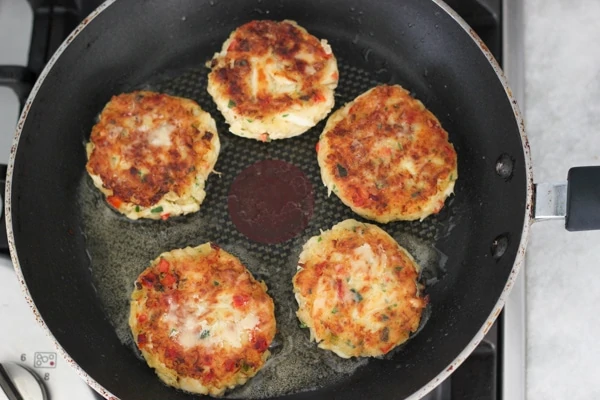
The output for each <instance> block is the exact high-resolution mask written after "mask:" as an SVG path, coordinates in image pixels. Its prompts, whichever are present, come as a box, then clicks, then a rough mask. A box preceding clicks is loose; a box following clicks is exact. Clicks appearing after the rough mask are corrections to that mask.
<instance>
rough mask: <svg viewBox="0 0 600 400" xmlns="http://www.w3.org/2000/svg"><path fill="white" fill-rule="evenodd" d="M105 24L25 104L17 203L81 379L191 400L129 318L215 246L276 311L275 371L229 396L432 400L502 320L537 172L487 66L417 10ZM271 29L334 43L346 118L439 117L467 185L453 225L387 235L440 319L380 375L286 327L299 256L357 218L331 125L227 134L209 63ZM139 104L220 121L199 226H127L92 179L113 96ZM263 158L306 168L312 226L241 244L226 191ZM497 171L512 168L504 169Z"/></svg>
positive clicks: (178, 17)
mask: <svg viewBox="0 0 600 400" xmlns="http://www.w3.org/2000/svg"><path fill="white" fill-rule="evenodd" d="M101 9H103V11H102V12H101V13H99V14H97V15H96V16H95V18H93V19H91V18H90V19H89V20H87V21H85V22H84V24H87V26H86V27H85V29H83V30H82V31H81V32H80V33H79V34H78V35H74V36H72V37H71V38H69V39H68V40H67V42H70V44H69V45H68V46H64V47H63V48H62V49H61V50H59V53H58V55H57V56H58V59H56V60H53V61H52V62H51V63H50V65H49V67H48V68H47V69H46V71H45V72H44V74H43V75H44V79H42V80H40V82H38V84H37V86H36V88H35V89H34V92H33V94H32V97H31V99H30V101H29V102H28V104H27V105H26V108H25V111H24V114H23V120H22V121H21V124H22V130H21V132H20V139H19V140H18V147H17V149H16V153H15V154H14V157H13V159H12V169H11V170H10V171H9V174H11V175H12V182H10V184H9V187H8V191H9V193H10V197H9V198H8V200H7V206H8V207H9V211H8V214H9V215H8V220H9V236H10V235H12V237H11V242H12V243H11V245H12V246H13V249H12V250H13V261H14V262H15V265H16V266H17V269H18V271H19V273H20V274H21V275H22V277H23V279H24V283H25V284H26V287H27V289H28V291H29V295H30V296H31V299H32V301H33V302H34V304H35V307H37V310H38V311H39V314H40V316H41V317H42V318H43V320H44V322H45V323H46V325H47V326H48V328H49V330H50V331H51V333H52V334H53V335H54V337H55V338H56V340H57V342H58V344H59V345H60V346H62V348H63V349H64V350H65V352H66V353H67V354H68V356H69V357H70V358H72V359H73V361H74V362H75V363H76V364H77V365H78V366H79V367H80V368H81V370H82V374H84V376H85V377H86V379H88V380H89V381H90V382H91V383H92V384H93V385H94V386H95V387H96V388H97V389H99V390H101V391H102V392H104V393H105V394H106V395H108V394H113V395H114V396H117V397H119V398H122V399H144V400H146V399H154V398H156V399H165V398H169V399H179V398H182V399H183V398H188V397H189V395H187V394H184V393H182V392H178V391H175V390H173V389H170V388H167V387H166V386H164V385H162V384H161V383H160V381H159V380H158V378H157V377H156V376H155V375H154V373H153V372H152V371H151V370H150V369H149V368H148V367H146V365H145V363H144V362H143V360H141V359H140V358H139V356H138V354H137V352H136V351H135V348H134V346H132V344H131V338H130V337H129V333H128V330H127V325H126V318H127V307H128V304H127V302H128V298H129V295H130V293H131V290H132V288H133V286H132V283H133V280H134V278H135V277H136V276H137V275H138V274H139V272H141V271H142V270H143V269H144V268H145V267H146V266H147V265H148V263H149V261H150V260H151V259H153V258H154V257H156V256H157V255H158V254H160V253H161V252H163V251H167V250H170V249H172V248H175V247H182V246H187V245H198V244H201V243H204V242H206V241H212V242H215V243H217V244H218V245H220V246H221V247H223V248H224V249H226V250H228V251H230V252H232V253H233V254H236V255H238V256H239V257H240V258H241V259H242V260H243V261H244V263H245V264H246V265H247V266H248V268H249V269H250V270H251V271H252V272H253V273H254V274H255V275H256V276H257V277H259V278H261V279H264V280H265V281H266V283H267V285H268V286H269V288H270V293H271V295H272V296H273V297H274V300H275V305H276V317H277V322H278V328H279V332H278V335H277V337H276V341H275V344H274V346H273V350H272V351H273V354H274V355H273V357H272V359H271V361H270V362H269V363H268V364H267V366H266V367H265V369H264V370H263V371H262V372H260V373H259V375H258V376H257V377H255V378H254V379H253V380H252V381H251V382H249V383H248V384H247V385H246V387H244V388H242V389H238V390H236V391H233V392H231V393H230V394H229V395H231V396H236V397H248V396H250V397H255V396H271V397H274V396H283V395H286V394H289V393H294V392H302V393H300V394H296V395H292V396H290V397H289V398H304V397H310V398H313V396H314V395H315V394H319V395H320V396H321V397H322V398H334V397H339V398H344V399H352V398H357V399H358V398H365V397H369V398H381V399H383V398H390V399H392V398H393V399H397V398H403V397H408V396H410V395H411V394H415V393H416V394H424V392H425V391H426V390H429V389H431V387H433V386H432V385H434V384H435V383H437V382H436V379H438V380H439V379H441V377H443V376H445V374H446V372H445V371H446V370H451V369H452V368H454V367H455V366H456V365H458V364H459V363H460V362H461V361H462V358H463V357H464V356H466V354H465V353H464V352H463V350H465V348H467V351H468V350H469V349H472V348H473V346H474V345H475V342H473V339H474V338H475V341H477V338H479V339H480V338H481V335H482V332H481V330H482V328H485V326H484V325H486V324H490V325H491V321H492V319H493V317H495V315H494V314H496V312H499V307H500V306H501V304H499V303H498V300H499V298H501V296H502V295H503V292H504V291H505V288H506V287H507V282H509V281H510V279H512V274H514V272H515V270H514V269H513V264H514V262H515V259H516V258H519V257H520V255H518V254H517V253H518V250H519V248H520V243H521V236H522V232H523V228H524V221H527V218H528V216H527V215H526V203H527V202H528V190H527V187H528V186H527V183H528V182H527V176H528V171H527V170H526V166H527V165H526V161H527V160H526V158H525V155H524V148H523V143H522V140H521V135H520V130H519V127H518V125H517V124H518V122H517V118H516V117H515V112H514V110H513V105H512V104H511V100H510V99H509V98H508V96H507V94H506V91H505V88H504V86H503V84H502V81H501V80H500V79H499V78H498V76H497V73H496V71H495V69H494V68H493V66H492V65H491V64H490V62H489V60H488V57H490V56H489V55H488V54H486V53H484V52H482V50H481V48H480V45H479V44H478V43H477V42H476V41H474V40H473V39H472V38H471V36H470V34H469V32H468V31H466V30H465V29H464V28H463V27H462V26H461V25H460V24H459V23H457V22H456V21H455V19H454V17H453V16H451V15H449V14H448V13H447V12H446V11H445V10H444V8H443V7H442V6H441V5H438V4H436V3H435V2H429V1H423V0H413V1H408V0H406V1H402V2H392V1H383V2H377V3H374V2H368V1H351V2H350V1H331V2H322V1H301V2H294V1H279V2H277V1H246V0H244V1H236V2H227V1H222V2H219V1H206V2H200V1H192V0H189V1H183V0H182V1H178V2H159V1H147V2H126V1H116V2H114V3H111V2H109V3H107V4H105V5H104V6H103V7H102V8H101ZM94 15H95V14H94ZM261 18H269V19H275V20H280V19H284V18H288V19H294V20H296V21H298V22H299V23H300V25H302V26H304V27H306V28H307V29H308V30H309V32H311V33H313V34H314V35H316V36H317V37H320V38H326V39H327V40H328V41H329V42H330V44H331V45H332V48H333V51H334V53H335V55H336V56H337V58H338V63H339V67H340V83H339V87H338V90H337V92H336V108H338V107H339V106H341V105H343V104H344V103H345V102H347V101H350V100H352V99H353V98H354V97H355V96H357V95H358V94H360V93H362V92H363V91H365V90H367V89H368V88H370V87H372V86H374V85H376V84H378V83H399V84H401V85H403V86H404V87H406V88H407V89H408V90H410V91H411V92H412V93H413V94H414V96H415V97H416V98H418V99H420V100H421V101H423V102H424V104H425V105H426V106H427V107H428V108H429V109H430V110H431V111H432V112H433V113H434V114H435V115H436V116H437V117H438V118H439V119H440V121H441V123H442V125H443V126H444V128H445V129H446V130H447V131H448V132H449V135H450V141H451V142H452V143H453V144H454V146H455V148H456V150H457V153H458V168H459V178H458V181H457V186H456V190H455V195H454V196H453V197H451V198H450V199H449V200H448V201H447V202H446V206H445V208H444V209H443V211H442V212H441V213H440V214H438V215H436V216H433V217H429V218H427V219H425V220H424V221H421V222H418V221H416V222H397V223H390V224H387V225H382V227H383V228H384V229H385V230H386V231H388V232H389V233H390V234H391V235H392V236H394V237H395V238H396V239H397V240H398V241H399V243H400V244H402V245H404V246H405V247H407V248H408V249H409V250H410V251H411V252H413V254H414V255H415V257H416V258H417V260H418V261H419V262H420V263H421V264H422V265H423V267H424V272H423V275H422V277H421V279H422V281H423V283H424V284H426V286H427V288H426V293H427V294H429V296H430V304H431V306H430V308H429V309H428V312H427V313H426V318H424V324H423V326H422V329H421V331H420V332H419V333H418V334H417V335H415V336H414V338H412V339H411V340H410V341H409V342H408V343H407V344H406V345H404V346H402V347H401V348H400V349H398V350H396V351H394V352H393V353H392V354H391V355H388V356H386V357H384V358H383V359H372V360H368V361H366V360H356V359H355V360H341V359H338V358H337V357H336V356H333V355H331V354H329V353H328V352H326V351H323V350H317V349H316V346H314V344H311V343H309V342H308V333H307V332H306V330H301V329H300V328H299V327H298V323H297V320H296V318H295V316H294V312H295V310H296V308H297V305H296V303H295V301H294V299H293V294H292V286H291V278H292V276H293V274H294V272H295V268H296V261H297V257H298V254H299V252H300V249H301V246H302V244H303V243H304V242H305V241H306V240H307V238H309V237H310V236H312V235H315V234H317V233H318V232H319V229H328V228H330V227H331V226H332V225H333V224H335V223H337V222H340V221H341V220H343V219H345V218H350V217H353V218H357V219H360V218H358V217H357V216H356V215H354V214H353V213H352V212H351V211H350V210H349V209H348V208H347V207H345V206H344V205H342V204H341V202H340V201H339V200H338V199H337V197H335V196H331V197H327V194H326V189H325V188H324V187H323V186H322V183H321V181H320V177H319V170H318V165H317V162H316V154H315V150H314V145H315V143H316V142H317V140H318V136H319V134H320V131H321V130H322V128H323V125H324V123H323V122H322V123H321V124H319V125H318V126H317V127H315V128H314V129H312V130H310V131H309V132H307V133H306V134H304V135H302V136H300V137H297V138H293V139H287V140H281V141H274V142H271V143H259V142H256V141H251V140H248V139H242V138H239V137H236V136H233V135H232V134H230V133H228V131H227V126H226V125H225V124H224V122H223V119H222V117H221V115H220V114H219V113H218V111H217V110H216V108H215V106H214V105H213V103H212V100H211V99H210V97H209V96H208V95H207V93H206V75H207V73H208V70H207V69H206V68H205V67H204V63H205V61H207V60H208V59H210V57H211V56H212V54H213V53H214V52H215V51H218V49H219V48H220V45H221V44H222V42H223V41H224V40H225V39H226V38H227V36H228V35H229V33H230V32H231V31H232V30H233V29H235V28H236V27H237V26H239V25H241V24H242V23H244V22H246V21H249V20H251V19H261ZM46 75H47V76H46ZM138 88H144V89H151V90H157V91H163V92H166V93H169V94H174V95H179V96H184V97H188V98H191V99H194V100H196V101H198V102H199V103H200V105H201V106H202V107H203V108H204V109H205V110H207V111H209V112H210V113H211V114H212V115H213V117H215V119H216V120H217V124H218V129H219V134H220V137H221V141H222V144H223V146H222V151H221V154H220V156H219V161H218V163H217V165H216V170H217V171H219V172H221V173H222V175H220V176H217V175H213V176H211V178H210V179H209V181H208V184H207V193H208V195H207V198H206V200H205V202H204V203H203V205H202V208H201V210H200V212H198V213H196V214H194V215H191V216H186V217H178V218H173V219H171V220H168V221H137V222H132V221H129V220H126V219H125V218H123V217H121V216H119V215H117V214H116V213H114V212H113V211H111V210H110V209H109V208H108V207H107V206H106V204H105V203H104V201H103V200H102V198H101V196H99V194H98V193H97V191H96V190H95V189H94V188H93V187H92V185H91V182H90V180H89V178H88V177H87V176H86V174H85V170H84V165H85V151H84V143H85V142H86V141H87V140H88V138H89V132H90V129H91V126H92V125H93V123H94V119H95V117H96V115H97V114H98V112H99V111H100V110H101V109H102V107H103V105H104V104H105V103H106V102H107V101H108V100H109V99H110V97H111V96H112V95H114V94H117V93H121V92H124V91H129V90H133V89H138ZM261 160H282V161H285V162H286V163H289V164H291V165H293V166H296V167H298V168H300V169H301V170H302V171H303V173H304V174H305V175H306V177H307V180H308V181H309V182H310V186H312V193H313V195H314V212H313V214H312V216H311V217H310V220H309V223H308V226H307V228H306V229H304V230H303V231H302V232H301V233H300V234H298V235H296V236H295V237H294V238H292V239H290V240H287V241H285V242H283V243H280V244H261V243H256V242H253V241H251V240H249V239H248V238H247V237H245V236H244V235H243V234H241V233H239V232H238V231H237V229H236V228H235V225H234V224H233V223H232V221H231V217H230V215H229V213H228V206H227V203H228V194H229V190H230V187H231V185H232V182H233V181H234V179H235V178H236V176H237V175H238V174H239V173H240V172H241V171H243V170H244V169H245V168H246V167H248V166H250V165H252V164H253V163H255V162H258V161H261ZM498 160H501V161H502V162H503V163H504V164H510V165H512V168H509V171H508V172H507V170H506V169H502V168H501V169H497V162H498ZM525 226H527V223H525ZM490 316H491V317H492V319H490ZM94 381H95V382H94ZM96 382H97V384H96ZM307 391H308V392H307Z"/></svg>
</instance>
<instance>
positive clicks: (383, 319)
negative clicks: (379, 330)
mask: <svg viewBox="0 0 600 400" xmlns="http://www.w3.org/2000/svg"><path fill="white" fill-rule="evenodd" d="M388 319H390V317H388V316H387V314H381V320H382V321H387V320H388Z"/></svg>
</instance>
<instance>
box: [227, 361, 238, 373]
mask: <svg viewBox="0 0 600 400" xmlns="http://www.w3.org/2000/svg"><path fill="white" fill-rule="evenodd" d="M235 364H236V361H235V360H231V359H229V360H225V363H224V366H225V371H227V372H231V371H233V370H234V369H235Z"/></svg>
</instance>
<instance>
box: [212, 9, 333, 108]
mask: <svg viewBox="0 0 600 400" xmlns="http://www.w3.org/2000/svg"><path fill="white" fill-rule="evenodd" d="M230 40H231V43H230V45H229V47H228V49H227V54H226V56H225V57H219V58H215V59H213V61H212V63H211V67H212V72H211V73H210V74H209V79H210V80H211V81H213V82H214V83H216V84H217V85H219V86H221V87H222V89H221V91H222V95H224V96H228V97H229V99H230V108H234V109H235V111H236V112H237V113H238V114H240V115H244V116H246V117H249V118H257V119H260V118H264V117H266V116H269V115H272V114H277V113H280V112H282V111H284V110H289V109H290V107H291V106H293V105H295V104H297V105H300V106H303V105H304V104H306V103H307V102H313V103H319V102H323V101H325V96H324V95H323V92H322V90H323V87H322V86H323V83H322V82H323V81H326V80H330V79H328V78H330V77H326V76H325V75H324V74H325V73H326V71H327V69H326V68H325V65H326V63H327V62H328V60H330V59H331V58H332V57H333V54H331V53H329V54H327V53H326V52H325V50H324V49H323V46H322V44H321V42H320V41H319V40H318V39H317V38H315V37H314V36H312V35H310V34H307V33H306V32H305V31H303V30H302V29H301V28H299V27H298V26H297V25H295V24H292V23H289V22H287V21H281V22H277V21H269V20H261V21H251V22H248V23H247V24H244V25H242V26H240V27H239V28H238V29H237V30H236V31H235V32H234V33H233V35H232V38H231V39H230ZM269 52H272V54H273V55H274V56H275V59H276V60H277V61H276V62H279V63H282V64H285V65H286V70H285V71H284V72H283V75H284V76H285V77H286V78H288V79H290V80H292V81H296V82H302V88H301V90H299V91H297V92H295V93H286V94H273V93H272V92H271V91H270V90H269V88H268V82H267V77H266V76H265V74H264V71H261V70H259V71H258V92H257V94H256V96H254V95H253V93H252V89H251V87H250V82H251V77H250V74H251V70H252V68H251V66H250V59H251V58H252V57H256V56H259V57H261V56H265V55H266V54H267V53H269ZM298 54H311V55H312V56H313V57H314V60H313V61H312V62H307V61H305V60H302V59H299V58H296V56H297V55H298ZM308 68H314V70H315V71H316V72H315V73H314V74H308V73H307V72H306V70H307V69H308ZM334 74H335V77H333V79H334V80H335V81H337V72H335V73H334Z"/></svg>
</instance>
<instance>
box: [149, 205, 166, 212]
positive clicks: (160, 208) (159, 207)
mask: <svg viewBox="0 0 600 400" xmlns="http://www.w3.org/2000/svg"><path fill="white" fill-rule="evenodd" d="M162 210H163V208H162V206H158V207H154V208H153V209H151V210H150V212H151V213H154V214H156V213H159V212H162Z"/></svg>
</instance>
